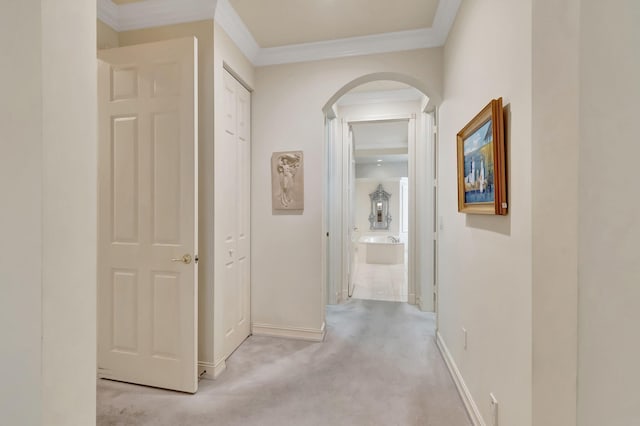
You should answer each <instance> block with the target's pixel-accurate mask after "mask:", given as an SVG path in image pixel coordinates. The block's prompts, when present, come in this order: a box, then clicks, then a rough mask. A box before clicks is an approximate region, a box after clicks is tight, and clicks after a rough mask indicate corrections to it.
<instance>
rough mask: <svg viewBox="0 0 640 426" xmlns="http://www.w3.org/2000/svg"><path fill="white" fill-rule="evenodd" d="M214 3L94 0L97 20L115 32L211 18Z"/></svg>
mask: <svg viewBox="0 0 640 426" xmlns="http://www.w3.org/2000/svg"><path fill="white" fill-rule="evenodd" d="M216 1H217V0H180V1H175V0H147V1H142V2H136V3H126V4H121V5H117V4H115V3H113V2H112V1H111V0H98V19H100V20H101V21H103V22H104V23H105V24H107V25H109V26H110V27H112V28H113V29H114V30H116V31H130V30H139V29H143V28H153V27H160V26H163V25H173V24H182V23H185V22H194V21H202V20H204V19H213V17H214V14H215V10H216Z"/></svg>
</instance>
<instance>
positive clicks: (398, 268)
mask: <svg viewBox="0 0 640 426" xmlns="http://www.w3.org/2000/svg"><path fill="white" fill-rule="evenodd" d="M404 258H405V263H399V264H395V265H377V264H369V263H365V262H364V261H362V260H360V259H358V258H357V256H356V262H355V272H354V274H353V282H354V289H353V295H352V296H351V297H352V298H354V299H368V300H385V301H389V302H406V301H407V298H408V293H409V291H408V284H407V261H406V259H407V252H406V250H405V256H404Z"/></svg>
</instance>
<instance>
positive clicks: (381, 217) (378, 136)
mask: <svg viewBox="0 0 640 426" xmlns="http://www.w3.org/2000/svg"><path fill="white" fill-rule="evenodd" d="M409 128H410V120H408V119H407V120H404V119H401V120H380V121H359V122H353V123H349V130H350V132H351V137H350V141H349V143H350V144H351V152H352V153H353V155H352V160H351V162H350V173H349V176H350V179H349V191H348V193H349V198H350V199H349V203H348V210H349V212H350V218H349V219H350V224H351V225H352V231H353V232H352V234H351V250H350V252H351V254H352V256H350V261H351V264H350V268H349V270H350V277H349V296H350V297H352V298H354V299H368V300H381V301H390V302H408V297H409V285H408V284H409V283H408V270H407V269H408V260H409V258H408V254H409V238H408V236H409V223H408V222H409V221H408V217H409V188H408V177H409V161H408V160H409V158H408V157H409ZM403 231H404V232H403Z"/></svg>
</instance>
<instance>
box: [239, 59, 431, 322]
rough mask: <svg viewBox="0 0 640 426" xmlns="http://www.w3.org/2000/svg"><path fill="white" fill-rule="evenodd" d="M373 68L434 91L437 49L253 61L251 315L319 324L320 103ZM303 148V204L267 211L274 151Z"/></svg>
mask: <svg viewBox="0 0 640 426" xmlns="http://www.w3.org/2000/svg"><path fill="white" fill-rule="evenodd" d="M373 72H397V73H400V74H405V75H408V76H410V77H413V78H414V79H417V80H418V81H420V82H422V83H423V84H424V85H426V86H427V87H428V88H429V89H430V91H431V92H432V93H434V94H437V95H441V94H442V87H441V81H442V80H441V79H442V50H441V49H424V50H415V51H407V52H397V53H389V54H381V55H370V56H359V57H353V58H345V59H336V60H325V61H315V62H304V63H296V64H287V65H277V66H268V67H262V68H258V69H257V70H256V83H255V93H254V98H253V151H252V170H253V176H252V210H251V212H252V233H253V239H252V246H253V253H254V254H255V253H259V254H260V255H259V256H257V255H254V257H253V260H252V269H251V273H252V320H253V322H255V323H262V324H270V325H273V326H276V327H299V328H304V329H311V330H319V329H320V328H321V327H322V325H323V322H324V300H323V285H324V284H323V282H322V262H321V260H320V259H321V258H322V238H323V237H322V229H323V225H322V197H323V195H322V194H323V179H324V175H325V171H324V168H323V167H324V166H323V143H324V132H325V130H324V115H323V112H322V108H323V107H324V106H325V103H327V102H328V100H329V99H330V98H331V97H332V96H333V95H334V94H335V93H336V92H337V91H338V90H340V89H341V88H342V87H343V86H344V85H345V84H347V83H349V82H350V81H352V80H354V79H356V78H359V77H362V76H364V75H368V74H371V73H373ZM286 150H303V151H304V158H305V177H304V178H305V179H304V180H305V210H304V213H303V214H301V215H273V214H272V211H271V187H270V182H271V180H270V173H271V171H270V162H269V159H270V158H271V154H272V153H273V152H276V151H286Z"/></svg>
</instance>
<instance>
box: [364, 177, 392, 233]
mask: <svg viewBox="0 0 640 426" xmlns="http://www.w3.org/2000/svg"><path fill="white" fill-rule="evenodd" d="M390 197H391V194H389V193H388V192H387V191H385V190H384V188H383V187H382V184H379V185H378V189H376V190H375V191H374V192H372V193H371V194H369V199H370V200H371V213H369V229H370V230H374V231H375V230H387V229H389V225H390V224H391V214H390V213H389V198H390ZM378 203H380V206H379V208H378Z"/></svg>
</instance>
